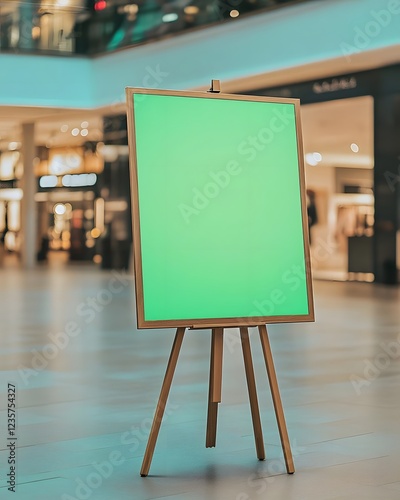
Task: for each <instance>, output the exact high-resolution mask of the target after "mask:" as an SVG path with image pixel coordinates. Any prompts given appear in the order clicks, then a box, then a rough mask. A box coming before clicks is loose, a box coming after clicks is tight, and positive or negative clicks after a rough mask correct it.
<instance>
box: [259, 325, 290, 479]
mask: <svg viewBox="0 0 400 500" xmlns="http://www.w3.org/2000/svg"><path fill="white" fill-rule="evenodd" d="M258 330H259V333H260V340H261V345H262V350H263V354H264V359H265V364H266V367H267V373H268V379H269V385H270V387H271V394H272V401H273V403H274V408H275V415H276V420H277V422H278V429H279V435H280V438H281V443H282V448H283V455H284V457H285V463H286V470H287V473H288V474H293V473H294V470H295V469H294V463H293V457H292V450H291V449H290V441H289V435H288V432H287V428H286V422H285V415H284V413H283V407H282V400H281V396H280V393H279V387H278V381H277V378H276V372H275V366H274V360H273V358H272V352H271V346H270V343H269V339H268V333H267V327H266V326H265V325H260V326H259V327H258Z"/></svg>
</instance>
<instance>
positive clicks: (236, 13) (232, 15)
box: [229, 9, 240, 17]
mask: <svg viewBox="0 0 400 500" xmlns="http://www.w3.org/2000/svg"><path fill="white" fill-rule="evenodd" d="M239 14H240V12H239V11H238V10H236V9H234V10H231V11H230V12H229V15H230V16H231V17H238V16H239Z"/></svg>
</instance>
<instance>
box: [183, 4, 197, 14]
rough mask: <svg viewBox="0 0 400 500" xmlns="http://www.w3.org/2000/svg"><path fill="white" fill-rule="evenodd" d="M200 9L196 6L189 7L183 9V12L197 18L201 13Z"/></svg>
mask: <svg viewBox="0 0 400 500" xmlns="http://www.w3.org/2000/svg"><path fill="white" fill-rule="evenodd" d="M199 10H200V9H199V8H198V7H197V6H196V5H188V6H187V7H185V8H184V9H183V12H184V13H185V14H187V15H188V16H195V15H196V14H198V13H199Z"/></svg>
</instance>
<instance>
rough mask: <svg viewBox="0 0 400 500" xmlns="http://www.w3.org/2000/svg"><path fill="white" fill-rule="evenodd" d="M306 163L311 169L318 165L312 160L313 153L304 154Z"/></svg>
mask: <svg viewBox="0 0 400 500" xmlns="http://www.w3.org/2000/svg"><path fill="white" fill-rule="evenodd" d="M306 162H307V163H308V164H309V165H311V166H312V167H315V166H316V165H318V161H317V160H316V159H315V158H314V153H307V154H306Z"/></svg>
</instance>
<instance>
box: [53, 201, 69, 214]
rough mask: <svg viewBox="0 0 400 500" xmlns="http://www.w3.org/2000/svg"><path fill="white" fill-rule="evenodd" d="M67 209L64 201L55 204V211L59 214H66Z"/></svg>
mask: <svg viewBox="0 0 400 500" xmlns="http://www.w3.org/2000/svg"><path fill="white" fill-rule="evenodd" d="M66 211H67V209H66V207H65V205H64V203H57V205H54V213H55V214H57V215H64V214H65V212H66Z"/></svg>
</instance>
